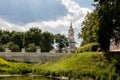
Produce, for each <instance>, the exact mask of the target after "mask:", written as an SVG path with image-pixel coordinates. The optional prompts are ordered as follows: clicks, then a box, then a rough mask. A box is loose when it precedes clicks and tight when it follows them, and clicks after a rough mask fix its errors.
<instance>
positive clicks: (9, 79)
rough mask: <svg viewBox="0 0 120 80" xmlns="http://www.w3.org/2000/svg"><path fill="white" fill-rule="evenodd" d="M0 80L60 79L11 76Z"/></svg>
mask: <svg viewBox="0 0 120 80" xmlns="http://www.w3.org/2000/svg"><path fill="white" fill-rule="evenodd" d="M0 80H59V79H52V78H45V77H40V76H11V77H0Z"/></svg>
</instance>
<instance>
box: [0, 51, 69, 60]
mask: <svg viewBox="0 0 120 80" xmlns="http://www.w3.org/2000/svg"><path fill="white" fill-rule="evenodd" d="M66 54H68V53H36V52H34V53H32V52H25V53H22V52H10V53H6V52H0V57H2V58H5V59H7V60H11V61H20V62H47V61H53V60H56V59H58V58H60V57H62V56H65V55H66Z"/></svg>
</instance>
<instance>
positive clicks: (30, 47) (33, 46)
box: [26, 43, 37, 52]
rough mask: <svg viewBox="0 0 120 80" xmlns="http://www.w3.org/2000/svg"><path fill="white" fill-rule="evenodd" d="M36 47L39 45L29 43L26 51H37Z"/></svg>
mask: <svg viewBox="0 0 120 80" xmlns="http://www.w3.org/2000/svg"><path fill="white" fill-rule="evenodd" d="M36 49H37V46H36V45H35V44H34V43H32V44H29V45H28V47H27V48H26V52H36Z"/></svg>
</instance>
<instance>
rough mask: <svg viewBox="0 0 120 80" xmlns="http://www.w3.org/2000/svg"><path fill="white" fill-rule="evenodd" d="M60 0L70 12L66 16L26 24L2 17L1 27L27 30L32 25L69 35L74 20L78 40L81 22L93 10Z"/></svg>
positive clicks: (0, 20) (67, 0)
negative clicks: (22, 24) (9, 20)
mask: <svg viewBox="0 0 120 80" xmlns="http://www.w3.org/2000/svg"><path fill="white" fill-rule="evenodd" d="M59 2H60V3H61V4H62V5H63V6H65V8H66V9H67V10H68V13H66V15H64V16H60V17H58V18H57V19H56V20H52V19H51V20H48V21H40V22H32V23H28V24H26V25H24V26H20V25H17V24H13V23H10V22H8V21H5V20H3V19H0V25H1V27H0V28H1V29H4V30H5V29H7V30H17V31H18V30H19V31H26V30H28V29H29V28H31V27H39V28H40V29H42V30H43V31H50V32H52V33H55V34H56V33H61V34H65V35H66V36H67V31H68V29H69V26H70V22H71V21H72V22H73V28H74V30H75V37H76V40H77V34H78V32H79V31H80V28H81V22H82V21H83V20H84V17H85V15H86V14H87V12H91V10H90V9H88V8H82V7H80V5H79V4H78V3H76V2H74V1H73V0H59Z"/></svg>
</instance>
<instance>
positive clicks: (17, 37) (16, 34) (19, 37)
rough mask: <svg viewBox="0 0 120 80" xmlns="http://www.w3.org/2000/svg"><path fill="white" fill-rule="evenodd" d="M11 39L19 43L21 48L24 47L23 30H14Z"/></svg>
mask: <svg viewBox="0 0 120 80" xmlns="http://www.w3.org/2000/svg"><path fill="white" fill-rule="evenodd" d="M11 41H12V42H13V43H14V44H17V45H19V47H20V48H22V47H23V33H22V32H13V33H12V38H11Z"/></svg>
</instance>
